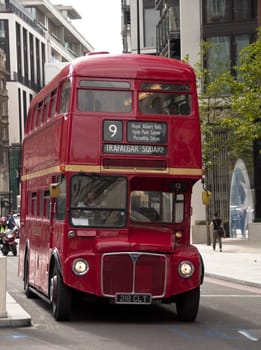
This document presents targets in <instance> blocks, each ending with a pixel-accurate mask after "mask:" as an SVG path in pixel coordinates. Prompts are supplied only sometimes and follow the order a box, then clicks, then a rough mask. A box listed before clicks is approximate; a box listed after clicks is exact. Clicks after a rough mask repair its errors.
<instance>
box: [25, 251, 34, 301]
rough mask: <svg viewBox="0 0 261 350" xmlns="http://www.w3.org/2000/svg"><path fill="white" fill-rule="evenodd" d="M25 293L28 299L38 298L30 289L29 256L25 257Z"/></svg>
mask: <svg viewBox="0 0 261 350" xmlns="http://www.w3.org/2000/svg"><path fill="white" fill-rule="evenodd" d="M24 293H25V295H26V297H27V298H28V299H33V298H35V297H36V295H35V294H34V293H33V292H32V291H31V290H30V289H29V263H28V257H27V255H26V256H25V263H24Z"/></svg>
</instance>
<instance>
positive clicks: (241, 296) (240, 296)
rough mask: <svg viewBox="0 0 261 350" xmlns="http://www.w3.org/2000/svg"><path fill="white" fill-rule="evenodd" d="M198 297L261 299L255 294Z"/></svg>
mask: <svg viewBox="0 0 261 350" xmlns="http://www.w3.org/2000/svg"><path fill="white" fill-rule="evenodd" d="M200 297H207V298H217V297H218V298H230V297H232V298H261V295H257V294H253V295H252V294H250V295H249V294H200Z"/></svg>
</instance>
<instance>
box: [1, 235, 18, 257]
mask: <svg viewBox="0 0 261 350" xmlns="http://www.w3.org/2000/svg"><path fill="white" fill-rule="evenodd" d="M16 235H17V233H16V230H15V229H12V230H11V229H8V230H6V231H4V232H3V233H2V235H1V236H2V237H1V244H0V247H1V248H0V249H1V252H2V254H3V255H5V256H6V255H7V254H8V253H9V252H12V254H13V255H14V256H16V255H17V243H16V241H15V239H16Z"/></svg>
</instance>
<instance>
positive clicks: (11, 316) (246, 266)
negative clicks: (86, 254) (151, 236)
mask: <svg viewBox="0 0 261 350" xmlns="http://www.w3.org/2000/svg"><path fill="white" fill-rule="evenodd" d="M195 246H196V247H197V248H198V250H199V252H200V253H201V255H202V257H203V261H204V264H205V276H209V277H214V278H219V279H223V280H228V281H231V282H236V283H241V284H244V285H249V286H252V287H257V288H261V241H260V242H259V241H249V240H243V239H241V240H239V239H233V238H224V239H223V247H222V248H223V249H222V252H219V250H218V249H217V250H216V251H214V250H213V248H212V246H210V245H207V244H195ZM217 248H218V247H217ZM6 311H7V317H4V318H0V327H27V326H31V316H30V315H29V314H28V313H27V312H26V311H24V310H23V308H22V307H21V306H20V305H19V304H18V303H17V302H16V301H15V300H14V299H13V298H12V297H11V295H10V294H9V293H7V294H6Z"/></svg>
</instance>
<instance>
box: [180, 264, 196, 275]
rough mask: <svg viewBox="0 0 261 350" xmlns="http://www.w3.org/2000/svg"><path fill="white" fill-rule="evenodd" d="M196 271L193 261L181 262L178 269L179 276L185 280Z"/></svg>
mask: <svg viewBox="0 0 261 350" xmlns="http://www.w3.org/2000/svg"><path fill="white" fill-rule="evenodd" d="M194 271H195V267H194V265H193V264H192V262H191V261H187V260H185V261H181V262H180V264H179V267H178V272H179V275H180V276H181V277H183V278H190V277H191V276H192V275H193V274H194Z"/></svg>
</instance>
